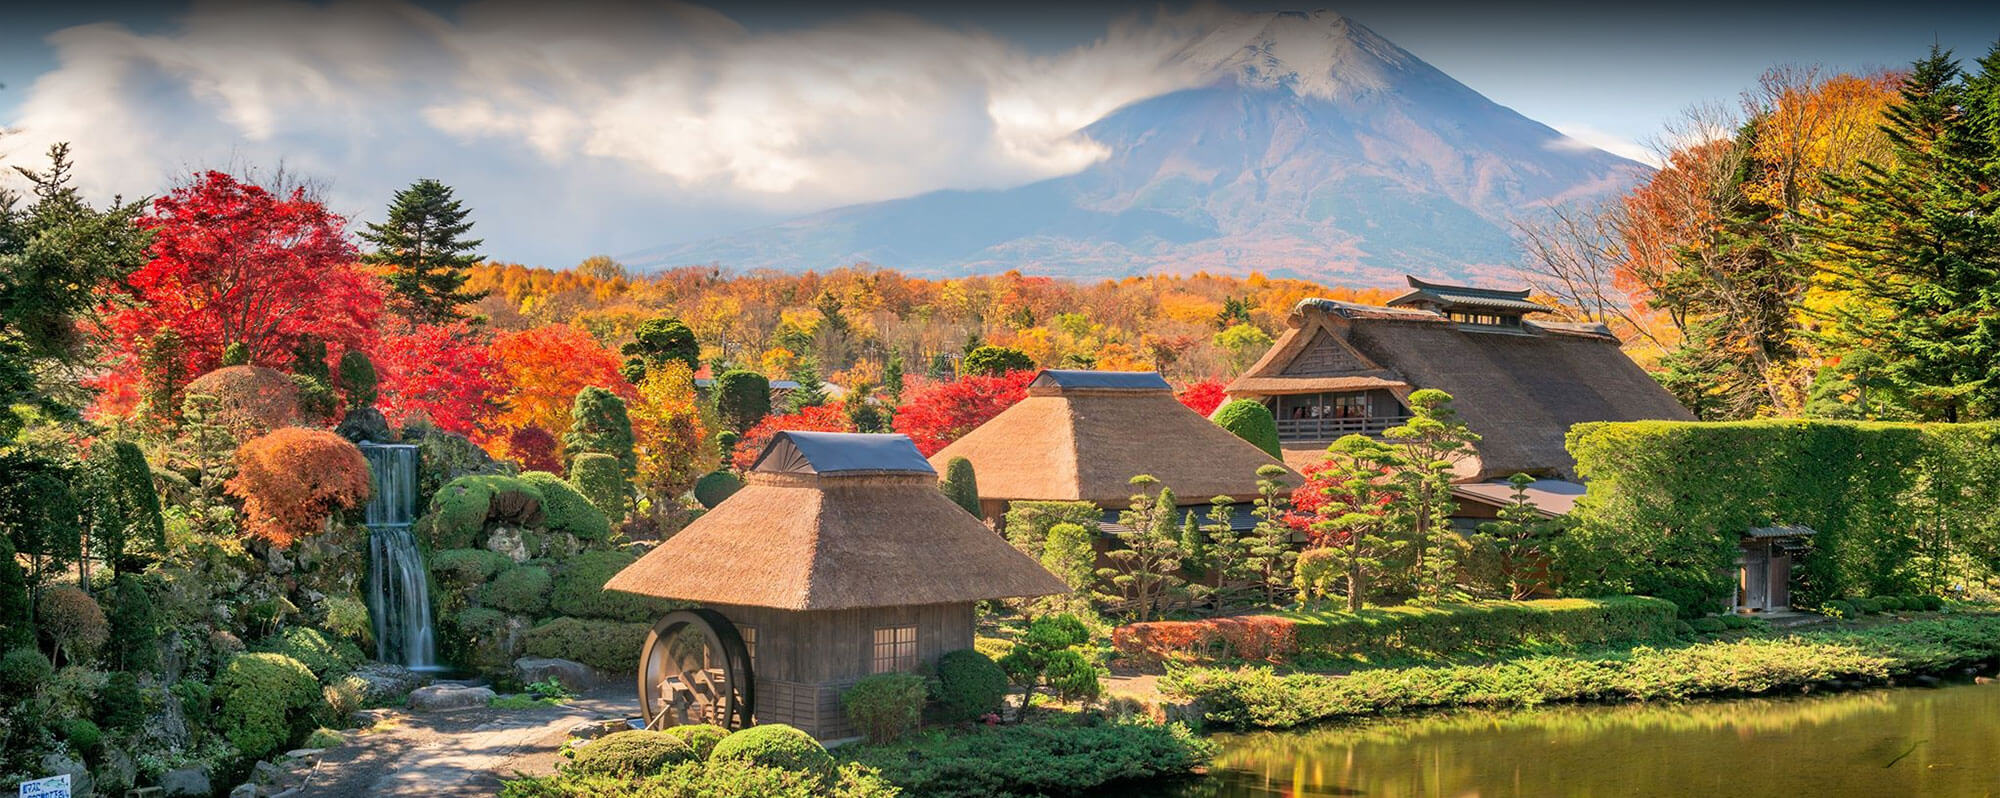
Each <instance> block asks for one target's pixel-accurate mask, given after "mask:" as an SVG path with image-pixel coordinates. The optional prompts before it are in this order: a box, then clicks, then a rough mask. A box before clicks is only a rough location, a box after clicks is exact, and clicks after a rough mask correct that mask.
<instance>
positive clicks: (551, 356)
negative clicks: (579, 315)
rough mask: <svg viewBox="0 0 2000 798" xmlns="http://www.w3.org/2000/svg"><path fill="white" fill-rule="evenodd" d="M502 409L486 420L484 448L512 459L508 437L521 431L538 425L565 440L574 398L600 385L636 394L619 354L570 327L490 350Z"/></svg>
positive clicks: (534, 332) (518, 336) (504, 338)
mask: <svg viewBox="0 0 2000 798" xmlns="http://www.w3.org/2000/svg"><path fill="white" fill-rule="evenodd" d="M490 356H491V357H492V359H493V363H494V365H495V367H496V368H495V382H496V383H497V384H498V385H499V386H500V390H501V404H502V408H503V409H502V410H501V411H500V412H499V413H496V414H493V415H491V416H489V417H488V418H487V422H486V423H485V425H484V429H483V430H482V432H483V433H484V434H485V436H486V437H485V438H484V439H483V440H481V441H480V444H481V445H483V446H485V447H486V450H487V451H488V452H491V453H493V455H494V456H496V457H512V456H513V455H512V453H511V452H510V451H509V450H508V449H507V448H506V443H507V437H508V436H510V435H512V434H513V433H514V430H517V429H520V428H522V427H540V428H542V429H544V430H547V431H548V432H549V434H551V435H554V436H556V439H557V440H561V439H562V436H563V433H565V432H568V431H569V427H570V406H571V404H573V403H574V402H575V401H576V394H577V392H578V391H581V390H583V389H585V388H588V387H591V386H593V385H594V386H597V387H599V388H603V389H605V390H607V391H610V392H612V393H615V394H618V395H619V396H620V397H622V398H624V399H625V401H626V402H628V403H629V402H631V401H632V400H633V399H634V398H635V397H636V396H637V395H638V392H637V391H635V390H634V389H633V388H632V383H629V382H626V381H625V376H624V375H623V374H620V373H619V371H618V367H619V366H620V365H622V364H623V361H621V360H619V358H618V355H617V353H614V352H612V351H611V350H610V349H607V348H605V346H604V345H603V344H601V343H598V341H597V339H596V338H593V337H591V335H590V333H588V332H585V331H584V330H583V329H582V328H579V327H572V326H570V325H567V324H550V325H547V326H543V327H531V328H529V329H526V330H521V331H519V332H510V333H502V334H500V335H499V336H498V337H496V338H494V339H493V346H492V349H491V352H490Z"/></svg>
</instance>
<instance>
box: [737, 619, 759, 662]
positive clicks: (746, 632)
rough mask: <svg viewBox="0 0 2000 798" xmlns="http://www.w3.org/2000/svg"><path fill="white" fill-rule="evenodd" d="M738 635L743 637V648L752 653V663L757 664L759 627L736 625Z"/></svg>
mask: <svg viewBox="0 0 2000 798" xmlns="http://www.w3.org/2000/svg"><path fill="white" fill-rule="evenodd" d="M736 635H737V636H738V637H741V638H743V650H745V651H747V652H749V653H750V664H751V665H756V664H757V627H755V626H746V625H744V624H740V623H739V624H737V625H736Z"/></svg>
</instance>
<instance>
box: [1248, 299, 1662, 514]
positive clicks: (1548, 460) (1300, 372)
mask: <svg viewBox="0 0 2000 798" xmlns="http://www.w3.org/2000/svg"><path fill="white" fill-rule="evenodd" d="M1408 279H1409V284H1410V291H1409V292H1408V293H1405V294H1403V295H1401V296H1398V297H1396V298H1395V299H1392V300H1390V301H1389V303H1388V306H1387V307H1379V306H1374V305H1360V304H1354V303H1350V302H1338V301H1334V300H1329V299H1307V300H1304V301H1301V302H1300V303H1298V305H1297V306H1295V307H1294V308H1293V309H1292V312H1291V315H1290V316H1289V317H1288V318H1287V319H1286V326H1287V328H1288V329H1286V330H1285V332H1284V334H1283V335H1282V336H1280V337H1279V338H1278V340H1277V342H1276V343H1275V344H1273V345H1272V347H1271V350H1270V351H1269V352H1266V353H1265V354H1264V357H1263V358H1262V359H1260V360H1258V361H1257V362H1256V363H1255V364H1254V365H1252V366H1251V367H1250V368H1249V369H1248V370H1247V371H1245V372H1244V373H1243V374H1242V376H1239V377H1237V378H1236V380H1235V381H1234V382H1232V383H1230V384H1229V386H1228V388H1227V393H1228V395H1229V397H1230V398H1231V399H1254V400H1257V401H1259V402H1263V403H1264V405H1265V406H1266V407H1268V408H1270V409H1271V412H1272V415H1273V416H1275V417H1276V419H1277V424H1278V438H1279V440H1280V442H1281V444H1282V447H1283V450H1284V453H1285V460H1286V461H1287V462H1288V463H1291V464H1293V465H1295V466H1303V465H1304V464H1305V463H1308V462H1312V461H1315V460H1317V459H1319V458H1320V456H1321V455H1322V454H1323V453H1324V452H1325V450H1326V446H1327V444H1329V443H1331V442H1332V441H1334V440H1336V439H1338V438H1340V437H1341V436H1344V435H1348V434H1354V433H1359V434H1363V435H1378V436H1379V435H1381V434H1382V432H1383V431H1384V430H1387V429H1389V428H1390V427H1394V426H1397V425H1399V424H1402V423H1403V422H1404V421H1406V420H1407V419H1408V418H1409V410H1408V407H1407V406H1406V405H1405V404H1404V401H1405V400H1406V399H1407V398H1408V397H1409V395H1410V394H1411V393H1413V392H1415V391H1418V390H1422V389H1425V388H1435V389H1438V390H1442V391H1444V392H1446V393H1449V394H1451V395H1452V397H1453V400H1454V401H1453V402H1452V406H1453V407H1454V408H1455V409H1456V410H1457V411H1458V414H1459V417H1460V418H1461V419H1462V420H1464V421H1465V423H1466V425H1467V426H1468V427H1470V428H1471V429H1472V431H1473V432H1476V433H1478V434H1479V436H1480V442H1479V446H1478V451H1477V454H1476V456H1474V457H1472V458H1470V459H1468V460H1467V461H1465V462H1463V463H1461V464H1460V466H1459V473H1458V475H1457V476H1458V479H1459V481H1461V482H1463V483H1482V482H1494V481H1497V480H1504V479H1506V478H1507V477H1508V476H1511V475H1513V474H1517V473H1525V474H1529V475H1531V476H1535V477H1538V478H1541V481H1539V482H1538V483H1537V484H1536V485H1535V486H1534V490H1535V492H1536V493H1537V494H1544V495H1545V496H1538V498H1542V497H1545V498H1547V499H1549V500H1550V501H1552V502H1553V503H1560V504H1565V505H1567V504H1573V503H1574V498H1573V494H1577V493H1581V488H1580V486H1576V485H1575V484H1574V483H1573V482H1572V481H1571V480H1574V478H1575V474H1574V469H1575V466H1576V463H1575V461H1574V460H1572V459H1571V458H1570V456H1569V452H1568V451H1567V450H1566V449H1565V448H1564V446H1563V437H1564V436H1565V435H1566V434H1567V433H1568V432H1569V428H1570V427H1571V426H1572V425H1575V424H1579V423H1582V422H1587V421H1638V420H1644V419H1668V420H1693V416H1692V415H1691V414H1689V413H1688V411H1687V409H1686V408H1684V407H1681V405H1680V403H1679V402H1678V401H1676V400H1675V399H1674V398H1673V396H1672V395H1670V394H1668V393H1667V392H1666V390H1665V389H1663V388H1661V387H1660V386H1659V384H1658V383H1656V382H1654V381H1653V379H1652V378H1651V377H1648V376H1647V375H1646V373H1645V371H1643V370H1641V369H1640V368H1639V366H1638V364H1636V363H1633V362H1632V360H1631V358H1629V357H1627V356H1626V355H1625V353H1624V352H1623V351H1621V350H1620V349H1619V345H1618V339H1617V338H1616V337H1615V336H1613V335H1612V334H1611V331H1610V330H1608V329H1606V328H1605V327H1604V326H1603V325H1601V324H1576V323H1565V322H1555V321H1545V320H1541V319H1530V318H1528V317H1530V316H1534V315H1537V314H1543V313H1547V312H1548V308H1546V307H1544V306H1542V305H1540V304H1537V303H1535V302H1532V301H1529V299H1528V290H1527V289H1516V290H1499V289H1491V288H1473V287H1468V286H1454V285H1442V284H1438V283H1430V282H1425V281H1423V280H1418V279H1416V278H1414V277H1411V278H1408ZM1511 493H1512V491H1511V488H1510V487H1509V486H1508V485H1506V484H1505V483H1504V482H1499V483H1497V484H1494V485H1491V486H1490V487H1485V486H1482V487H1481V488H1476V489H1472V490H1461V491H1460V492H1459V498H1460V500H1461V504H1462V505H1466V504H1486V505H1488V506H1487V508H1486V510H1484V511H1476V510H1474V509H1473V508H1471V507H1467V508H1466V509H1467V512H1470V513H1475V514H1477V513H1478V512H1488V513H1490V510H1491V508H1492V507H1494V506H1498V504H1496V503H1495V502H1498V503H1500V504H1504V503H1505V499H1506V497H1508V496H1510V495H1511ZM1565 499H1566V500H1565ZM1538 503H1539V502H1538Z"/></svg>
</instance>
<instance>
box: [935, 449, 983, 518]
mask: <svg viewBox="0 0 2000 798" xmlns="http://www.w3.org/2000/svg"><path fill="white" fill-rule="evenodd" d="M938 489H939V490H942V491H944V495H945V498H947V499H950V500H951V503H953V504H956V505H958V506H960V507H963V508H965V511H966V512H968V513H971V514H972V517H974V518H978V517H980V515H979V478H978V477H977V476H975V475H974V474H973V473H972V461H971V460H967V459H965V458H963V457H954V458H951V459H950V460H948V461H946V462H945V464H944V480H943V481H941V482H939V483H938Z"/></svg>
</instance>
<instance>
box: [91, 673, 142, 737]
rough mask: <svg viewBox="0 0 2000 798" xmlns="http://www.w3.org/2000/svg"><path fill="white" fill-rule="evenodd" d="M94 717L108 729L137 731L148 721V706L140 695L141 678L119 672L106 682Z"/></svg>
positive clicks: (100, 693)
mask: <svg viewBox="0 0 2000 798" xmlns="http://www.w3.org/2000/svg"><path fill="white" fill-rule="evenodd" d="M92 715H93V717H95V718H96V719H97V722H98V723H99V724H101V725H103V727H104V728H107V729H136V728H138V727H139V724H141V723H144V722H145V721H146V704H145V702H144V700H143V699H142V698H141V697H140V695H139V677H137V676H135V675H133V674H132V673H131V672H129V671H118V672H116V673H113V674H111V676H110V677H109V678H107V679H105V680H104V690H103V691H101V692H99V693H98V694H97V708H96V711H95V712H94V713H92Z"/></svg>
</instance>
